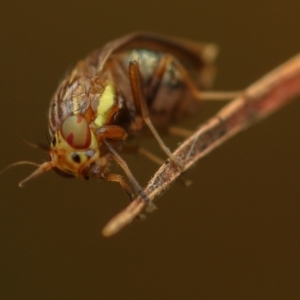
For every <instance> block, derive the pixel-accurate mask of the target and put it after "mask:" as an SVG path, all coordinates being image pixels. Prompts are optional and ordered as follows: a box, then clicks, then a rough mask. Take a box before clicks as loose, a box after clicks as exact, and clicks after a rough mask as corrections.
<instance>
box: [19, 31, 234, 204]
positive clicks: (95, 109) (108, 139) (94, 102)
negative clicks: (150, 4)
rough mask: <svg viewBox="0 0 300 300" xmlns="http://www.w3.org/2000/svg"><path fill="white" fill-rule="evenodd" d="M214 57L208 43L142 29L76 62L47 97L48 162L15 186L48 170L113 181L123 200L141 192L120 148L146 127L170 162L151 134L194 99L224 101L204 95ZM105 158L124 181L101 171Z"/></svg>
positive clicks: (189, 110) (188, 111) (191, 108)
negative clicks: (52, 94)
mask: <svg viewBox="0 0 300 300" xmlns="http://www.w3.org/2000/svg"><path fill="white" fill-rule="evenodd" d="M215 55H216V47H215V46H214V45H213V44H199V43H193V42H187V41H183V40H179V39H175V38H169V37H164V36H160V35H155V34H150V33H143V32H141V33H133V34H129V35H127V36H124V37H122V38H119V39H117V40H114V41H112V42H110V43H108V44H107V45H105V46H104V47H103V48H102V49H100V50H97V51H94V52H93V53H92V54H90V55H89V56H88V57H87V58H86V59H84V60H82V61H79V62H78V64H77V65H76V66H75V68H74V69H73V70H72V71H71V72H70V73H69V75H68V76H67V77H66V78H65V79H64V80H63V81H62V82H61V84H60V85H59V87H58V89H57V91H56V93H55V95H54V97H53V98H52V100H51V102H50V107H49V133H50V137H51V144H50V146H49V147H48V148H47V149H46V150H47V151H48V153H49V156H50V158H49V161H47V162H44V163H42V164H41V165H39V166H38V168H37V169H36V170H35V171H34V172H33V173H32V174H31V175H29V176H28V177H27V178H25V179H24V180H23V181H21V182H20V184H19V185H20V186H21V187H22V186H24V185H25V184H27V183H28V182H30V181H31V180H33V179H35V178H36V177H38V176H40V175H41V174H43V173H45V172H46V171H48V170H50V169H54V170H55V171H56V172H57V173H59V174H60V175H63V176H65V177H78V178H81V179H89V178H91V177H94V178H101V179H104V180H107V181H114V182H118V183H119V184H120V185H121V187H122V188H123V189H124V191H125V192H126V193H127V195H128V196H129V198H130V199H133V198H134V196H135V195H136V194H138V195H142V196H143V194H142V189H141V187H140V185H139V184H138V182H137V180H136V179H135V177H134V176H133V175H132V173H131V171H130V169H129V167H128V165H127V164H126V162H125V161H124V160H123V159H122V158H121V156H120V154H119V153H120V151H124V149H125V148H126V141H127V140H128V139H129V138H131V137H135V136H136V135H137V134H139V133H141V132H143V131H144V130H145V128H148V131H149V130H150V132H152V134H153V135H154V137H155V138H156V140H157V141H158V143H159V145H160V147H161V148H162V149H163V151H164V152H165V153H166V155H167V156H168V157H169V158H170V160H171V161H172V163H174V164H176V165H177V164H178V162H177V160H176V157H174V156H173V155H172V153H171V152H170V150H169V149H168V148H167V147H166V146H165V144H164V142H163V141H162V139H161V138H160V135H159V133H158V131H159V130H164V131H168V129H169V127H170V125H171V124H172V123H174V122H177V121H179V120H180V119H183V118H185V117H188V116H190V115H192V114H194V113H195V112H196V111H197V110H198V108H199V101H198V100H199V99H202V98H210V97H212V98H218V97H220V98H228V96H229V95H230V93H229V95H228V94H226V93H225V94H224V93H219V94H218V93H213V92H212V93H209V92H207V93H205V92H204V91H205V90H207V89H208V88H209V87H210V86H211V84H212V81H213V78H214V67H213V61H214V58H215ZM229 97H230V96H229ZM111 160H113V161H115V162H116V163H117V164H118V165H120V166H121V167H122V169H123V170H124V172H125V174H126V175H127V177H128V180H129V182H130V185H129V184H128V183H127V182H126V181H125V180H124V178H123V177H122V176H121V175H119V174H113V173H110V172H109V169H108V164H109V162H110V161H111ZM20 163H22V162H20ZM24 163H25V162H24ZM17 164H18V163H17ZM178 167H180V166H178ZM131 188H133V189H134V192H135V193H133V192H132V189H131ZM143 199H144V200H145V197H144V196H143Z"/></svg>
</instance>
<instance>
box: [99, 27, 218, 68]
mask: <svg viewBox="0 0 300 300" xmlns="http://www.w3.org/2000/svg"><path fill="white" fill-rule="evenodd" d="M130 49H150V50H154V51H160V52H166V53H169V54H171V55H173V56H174V57H176V58H177V59H178V60H179V61H180V62H181V63H183V65H190V66H192V67H193V68H195V69H197V70H198V71H199V70H201V69H203V68H205V67H212V64H213V62H214V60H215V57H216V55H217V52H218V51H217V47H216V46H215V45H214V44H205V43H196V42H191V41H187V40H183V39H178V38H171V37H166V36H163V35H157V34H153V33H149V32H135V33H132V34H129V35H126V36H124V37H121V38H119V39H116V40H114V41H112V42H110V43H108V44H106V45H105V46H104V47H103V49H102V51H101V53H100V55H99V58H98V59H99V61H98V62H99V69H98V71H99V72H101V70H103V67H104V65H105V63H106V62H107V60H108V59H109V58H110V56H111V55H112V54H116V53H120V52H123V51H127V50H130Z"/></svg>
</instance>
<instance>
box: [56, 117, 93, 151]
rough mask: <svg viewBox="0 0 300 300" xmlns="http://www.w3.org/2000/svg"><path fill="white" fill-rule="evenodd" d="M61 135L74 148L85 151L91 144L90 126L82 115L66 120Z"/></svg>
mask: <svg viewBox="0 0 300 300" xmlns="http://www.w3.org/2000/svg"><path fill="white" fill-rule="evenodd" d="M61 133H62V135H63V137H64V138H65V140H66V141H67V143H68V144H69V145H70V146H72V147H73V148H76V149H84V148H87V147H88V146H89V145H90V144H91V131H90V128H89V125H88V123H87V122H86V120H85V119H84V118H83V117H82V116H81V115H77V116H71V117H69V118H68V119H66V120H65V121H64V123H63V124H62V126H61Z"/></svg>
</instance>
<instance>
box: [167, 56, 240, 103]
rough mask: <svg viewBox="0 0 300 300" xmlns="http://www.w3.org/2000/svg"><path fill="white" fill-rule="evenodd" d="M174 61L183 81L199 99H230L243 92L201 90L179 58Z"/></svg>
mask: <svg viewBox="0 0 300 300" xmlns="http://www.w3.org/2000/svg"><path fill="white" fill-rule="evenodd" d="M173 62H174V64H175V66H176V68H177V69H178V70H179V72H180V75H181V76H182V81H183V82H184V83H185V84H186V86H187V88H188V89H189V91H190V92H191V94H192V95H193V96H194V97H195V98H196V99H198V100H216V101H220V100H221V101H223V100H225V101H228V100H231V99H233V98H235V97H237V96H239V95H241V93H242V92H241V91H230V92H227V91H200V90H199V88H198V87H197V86H196V85H195V83H194V82H193V80H192V79H191V77H190V76H189V74H188V72H187V70H186V68H185V67H184V66H183V65H182V64H181V63H180V62H179V61H178V60H174V61H173Z"/></svg>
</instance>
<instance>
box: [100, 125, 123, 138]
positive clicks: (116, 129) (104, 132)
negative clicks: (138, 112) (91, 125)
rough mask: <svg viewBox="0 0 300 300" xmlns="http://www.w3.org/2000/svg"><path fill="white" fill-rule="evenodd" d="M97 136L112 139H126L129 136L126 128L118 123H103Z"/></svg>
mask: <svg viewBox="0 0 300 300" xmlns="http://www.w3.org/2000/svg"><path fill="white" fill-rule="evenodd" d="M95 133H96V136H97V137H99V138H100V137H101V140H102V139H110V140H117V141H124V140H126V138H127V133H126V131H125V129H124V128H122V127H120V126H117V125H103V126H101V127H100V128H98V129H97V130H96V131H95Z"/></svg>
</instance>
